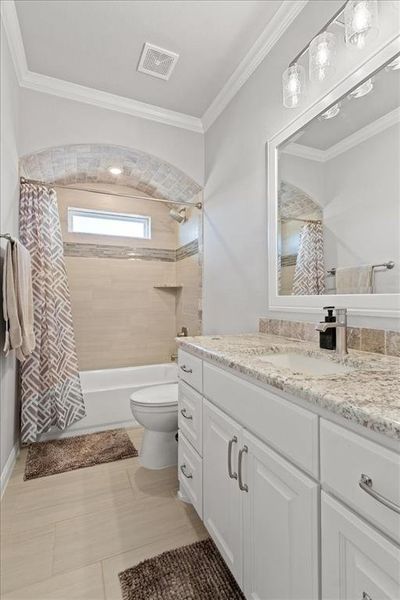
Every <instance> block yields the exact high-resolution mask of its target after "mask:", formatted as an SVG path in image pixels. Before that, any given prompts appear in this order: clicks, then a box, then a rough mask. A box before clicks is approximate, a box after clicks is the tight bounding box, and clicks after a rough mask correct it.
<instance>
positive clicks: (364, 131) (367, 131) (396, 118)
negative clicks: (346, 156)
mask: <svg viewBox="0 0 400 600" xmlns="http://www.w3.org/2000/svg"><path fill="white" fill-rule="evenodd" d="M399 122H400V108H395V109H394V110H392V111H391V112H389V113H386V115H383V117H379V119H376V121H372V123H368V125H366V126H365V127H362V128H361V129H359V130H358V131H356V132H355V133H352V134H351V135H349V136H347V137H345V138H344V139H343V140H340V142H338V143H337V144H334V145H333V146H331V147H330V148H328V149H327V150H325V160H332V158H335V157H336V156H339V154H342V153H343V152H346V150H350V149H351V148H354V146H358V144H361V143H362V142H365V141H366V140H368V139H369V138H371V137H373V136H374V135H377V134H378V133H381V131H385V129H388V128H389V127H392V125H395V124H396V123H399Z"/></svg>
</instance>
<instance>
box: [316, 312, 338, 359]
mask: <svg viewBox="0 0 400 600" xmlns="http://www.w3.org/2000/svg"><path fill="white" fill-rule="evenodd" d="M324 310H327V311H328V314H327V315H326V317H325V323H335V321H336V317H335V316H334V314H333V311H334V310H335V307H334V306H324ZM322 322H324V321H322ZM319 347H320V348H325V350H335V349H336V327H329V328H328V329H327V330H326V331H320V332H319Z"/></svg>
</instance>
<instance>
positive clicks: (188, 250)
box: [176, 240, 199, 260]
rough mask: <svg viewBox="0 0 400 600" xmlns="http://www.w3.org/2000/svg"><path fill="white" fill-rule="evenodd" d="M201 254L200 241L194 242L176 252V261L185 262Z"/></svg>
mask: <svg viewBox="0 0 400 600" xmlns="http://www.w3.org/2000/svg"><path fill="white" fill-rule="evenodd" d="M198 252H199V240H193V241H192V242H189V243H188V244H185V245H184V246H181V247H180V248H178V249H177V251H176V260H183V259H184V258H189V256H193V255H194V254H197V253H198Z"/></svg>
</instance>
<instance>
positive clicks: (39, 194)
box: [20, 183, 86, 444]
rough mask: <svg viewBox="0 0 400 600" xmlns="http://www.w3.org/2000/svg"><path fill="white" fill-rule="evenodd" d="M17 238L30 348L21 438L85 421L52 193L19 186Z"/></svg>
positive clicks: (23, 386) (33, 438) (31, 438)
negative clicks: (30, 320)
mask: <svg viewBox="0 0 400 600" xmlns="http://www.w3.org/2000/svg"><path fill="white" fill-rule="evenodd" d="M20 238H21V242H22V243H23V244H24V246H25V247H26V248H27V249H28V250H29V252H30V255H31V260H32V288H33V313H34V315H33V316H34V331H35V337H36V347H35V350H34V351H33V354H31V356H30V357H29V358H28V359H27V360H26V361H25V362H23V363H22V364H21V438H22V443H23V444H29V443H31V442H36V441H37V439H38V436H39V435H40V434H41V433H43V432H45V431H48V430H49V429H50V427H52V426H53V425H55V426H56V427H58V428H59V429H65V428H66V427H68V426H69V425H71V424H72V423H74V422H75V421H78V420H79V419H82V417H84V416H85V414H86V413H85V405H84V400H83V395H82V389H81V384H80V379H79V371H78V362H77V357H76V350H75V337H74V331H73V325H72V313H71V302H70V295H69V289H68V281H67V273H66V269H65V263H64V255H63V242H62V236H61V228H60V221H59V216H58V208H57V197H56V192H55V190H53V189H49V188H47V187H45V186H42V185H40V186H39V185H36V184H31V183H22V184H21V196H20Z"/></svg>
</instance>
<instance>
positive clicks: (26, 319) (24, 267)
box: [12, 240, 35, 362]
mask: <svg viewBox="0 0 400 600" xmlns="http://www.w3.org/2000/svg"><path fill="white" fill-rule="evenodd" d="M12 258H13V271H14V285H15V296H16V299H17V310H18V320H19V323H20V327H21V334H22V340H21V345H20V347H19V348H17V358H18V360H20V361H21V362H23V361H24V360H25V359H26V358H27V357H28V356H29V355H30V354H32V352H33V350H34V348H35V334H34V331H33V292H32V266H31V255H30V254H29V251H28V250H27V249H26V248H25V246H23V245H22V244H21V243H20V242H18V241H17V240H16V241H15V242H14V244H13V248H12Z"/></svg>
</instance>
